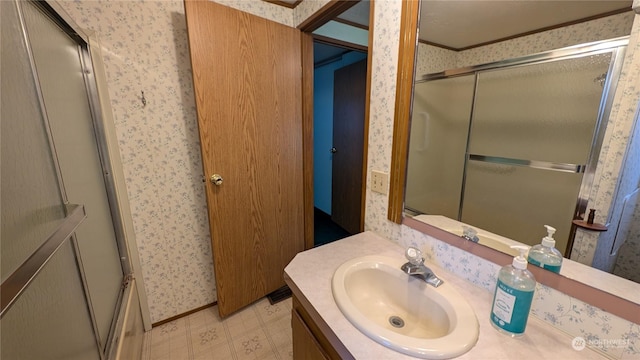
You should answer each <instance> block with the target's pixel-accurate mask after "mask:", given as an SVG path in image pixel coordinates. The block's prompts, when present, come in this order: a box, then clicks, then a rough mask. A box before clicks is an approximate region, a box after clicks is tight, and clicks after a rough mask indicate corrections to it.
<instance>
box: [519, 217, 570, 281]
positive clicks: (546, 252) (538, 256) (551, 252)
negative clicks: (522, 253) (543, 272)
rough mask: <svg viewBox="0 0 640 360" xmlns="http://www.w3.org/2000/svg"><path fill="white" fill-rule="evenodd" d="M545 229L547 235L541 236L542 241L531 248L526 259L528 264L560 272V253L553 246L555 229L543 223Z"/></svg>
mask: <svg viewBox="0 0 640 360" xmlns="http://www.w3.org/2000/svg"><path fill="white" fill-rule="evenodd" d="M544 227H545V228H546V229H547V236H545V237H544V238H542V242H541V243H540V244H538V245H536V246H534V247H532V248H531V250H530V251H529V256H528V257H527V260H528V261H529V263H530V264H533V265H535V266H538V267H541V268H544V269H547V270H550V271H553V272H554V273H560V267H561V266H562V253H560V251H558V249H556V248H555V246H556V240H555V239H554V238H553V234H555V232H556V229H555V228H553V227H551V226H549V225H545V226H544Z"/></svg>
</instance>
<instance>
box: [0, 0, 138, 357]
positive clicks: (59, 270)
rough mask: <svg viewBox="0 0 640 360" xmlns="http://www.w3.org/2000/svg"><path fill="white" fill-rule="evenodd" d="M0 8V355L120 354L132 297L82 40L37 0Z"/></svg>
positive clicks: (3, 3) (89, 65)
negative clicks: (126, 307) (126, 315)
mask: <svg viewBox="0 0 640 360" xmlns="http://www.w3.org/2000/svg"><path fill="white" fill-rule="evenodd" d="M0 9H1V11H0V15H1V23H0V24H1V27H2V32H1V36H2V42H1V46H2V52H1V54H2V55H1V62H0V63H1V66H0V69H1V76H0V79H1V85H2V91H1V98H2V107H1V123H0V125H1V131H0V136H1V150H2V151H1V152H0V156H1V165H2V171H1V187H0V189H1V194H0V195H1V196H0V198H1V215H2V222H1V223H2V226H1V229H2V233H1V234H2V236H1V238H0V240H1V241H0V247H1V253H0V254H1V255H0V257H1V267H0V268H1V272H0V275H1V277H2V287H1V289H0V293H1V294H0V295H1V300H2V301H1V305H2V307H1V311H0V318H1V321H0V326H1V333H2V337H1V338H0V339H1V345H0V357H1V358H3V359H5V358H6V359H82V360H85V359H100V360H103V359H106V358H115V356H116V355H115V354H116V353H118V352H121V349H122V348H121V347H120V346H119V341H122V340H124V336H122V332H121V331H120V329H121V328H123V326H124V322H125V321H124V313H125V311H124V310H125V306H124V305H130V306H129V307H128V309H130V312H131V313H139V310H136V306H137V307H138V309H139V304H138V303H137V302H136V301H134V300H133V299H137V298H136V297H135V295H133V294H134V292H133V291H132V286H131V285H132V281H133V279H132V268H131V263H130V262H129V254H128V252H127V248H126V242H125V239H124V225H123V224H122V222H121V221H122V219H123V218H122V217H121V214H120V212H119V211H120V210H119V209H120V207H119V201H120V199H122V197H120V196H117V195H116V194H115V185H114V183H113V181H114V176H113V169H112V167H111V159H110V157H109V152H108V150H107V149H106V146H107V145H106V143H105V141H106V140H105V135H104V129H103V128H102V126H103V124H102V122H101V114H103V113H102V112H101V109H100V104H99V100H98V95H97V92H96V80H95V77H94V76H95V75H94V74H95V73H94V69H93V66H92V59H91V55H90V52H89V48H88V44H87V42H86V41H85V39H84V38H82V37H81V36H80V35H78V33H77V32H76V31H74V30H73V29H72V28H71V27H70V26H69V25H68V24H67V23H66V22H65V21H64V20H63V19H62V18H61V17H59V16H58V15H57V14H56V12H55V11H54V10H53V9H52V8H51V7H50V6H49V5H47V4H46V3H44V2H30V1H1V2H0ZM135 294H137V293H135ZM134 303H135V304H134Z"/></svg>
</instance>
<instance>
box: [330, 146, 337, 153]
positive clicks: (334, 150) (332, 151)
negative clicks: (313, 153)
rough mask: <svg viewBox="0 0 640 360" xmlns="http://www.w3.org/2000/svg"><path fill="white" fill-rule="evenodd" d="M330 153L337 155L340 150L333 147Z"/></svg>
mask: <svg viewBox="0 0 640 360" xmlns="http://www.w3.org/2000/svg"><path fill="white" fill-rule="evenodd" d="M329 151H331V153H332V154H335V153H337V152H338V149H336V148H335V147H332V148H331V150H329Z"/></svg>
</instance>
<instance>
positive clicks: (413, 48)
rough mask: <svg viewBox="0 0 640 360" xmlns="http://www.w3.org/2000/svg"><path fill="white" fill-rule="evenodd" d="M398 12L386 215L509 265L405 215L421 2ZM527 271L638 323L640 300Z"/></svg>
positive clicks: (494, 253) (409, 3) (494, 252)
mask: <svg viewBox="0 0 640 360" xmlns="http://www.w3.org/2000/svg"><path fill="white" fill-rule="evenodd" d="M401 11H402V12H401V22H400V46H399V56H398V75H397V81H396V101H395V110H394V124H393V144H392V150H391V168H390V174H389V175H390V180H389V181H390V183H389V204H388V212H387V218H388V219H389V220H390V221H392V222H394V223H396V224H399V225H405V226H408V227H410V228H412V229H415V230H417V231H420V232H422V233H423V234H425V235H429V236H432V237H434V238H436V239H438V240H440V241H444V242H445V243H448V244H449V245H452V246H455V247H457V248H460V249H462V250H464V251H467V252H469V253H471V254H474V255H476V256H478V257H480V258H483V259H485V260H488V261H491V262H493V263H495V264H498V265H500V266H504V265H507V264H510V263H511V261H512V257H511V256H509V255H507V254H504V253H502V252H499V251H497V250H494V249H491V248H488V247H486V246H483V245H480V244H476V243H471V242H469V241H465V240H464V239H462V238H460V237H459V236H456V235H454V234H451V233H449V232H447V231H444V230H442V229H439V228H437V227H434V226H432V225H429V224H425V223H423V222H420V221H417V220H414V219H412V218H409V217H404V196H405V189H404V187H405V183H406V167H407V159H408V155H409V126H410V123H411V105H412V99H413V82H414V78H415V60H416V52H417V45H418V30H417V29H418V23H419V20H420V19H419V18H420V1H403V2H402V10H401ZM529 270H530V271H531V272H533V273H534V276H535V277H536V279H537V280H538V282H539V283H541V284H543V285H545V286H548V287H551V288H553V289H556V290H558V291H560V292H562V293H564V294H566V295H568V296H571V297H573V298H575V299H578V300H580V301H583V302H585V303H587V304H590V305H592V306H595V307H598V308H600V309H602V310H604V311H606V312H608V313H610V314H613V315H616V316H618V317H621V318H623V319H626V320H628V321H631V322H634V323H637V324H640V303H635V302H632V301H630V300H627V299H624V298H621V297H618V296H616V295H613V294H611V293H608V292H606V291H604V290H602V289H599V288H596V287H594V286H592V285H590V284H586V283H583V282H580V281H577V280H574V279H570V278H567V277H565V276H562V275H560V274H556V273H554V272H550V271H545V270H544V269H540V268H530V269H529Z"/></svg>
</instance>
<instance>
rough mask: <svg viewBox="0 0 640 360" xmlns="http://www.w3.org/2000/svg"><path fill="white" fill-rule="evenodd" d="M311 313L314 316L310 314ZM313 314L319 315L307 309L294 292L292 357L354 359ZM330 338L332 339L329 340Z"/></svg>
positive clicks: (321, 359)
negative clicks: (323, 328) (315, 319)
mask: <svg viewBox="0 0 640 360" xmlns="http://www.w3.org/2000/svg"><path fill="white" fill-rule="evenodd" d="M309 306H310V305H309ZM312 313H313V314H314V316H312V315H311V314H312ZM315 316H319V315H317V313H315V311H314V310H313V309H309V310H307V308H305V306H303V305H302V302H301V301H300V300H299V299H298V297H297V296H296V295H295V292H294V295H293V306H292V309H291V329H292V335H293V358H294V359H304V360H340V359H354V357H353V356H352V355H351V354H350V353H349V352H348V351H347V350H346V349H344V345H342V343H340V341H339V340H338V339H337V337H336V336H335V334H333V332H332V331H331V330H330V329H328V327H327V325H326V324H324V322H323V321H322V320H321V319H320V320H318V321H317V322H316V321H314V317H315ZM318 322H321V324H318ZM321 327H326V329H325V330H324V331H323V330H322V329H321ZM330 338H332V340H329V339H330ZM334 345H335V346H334Z"/></svg>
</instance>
